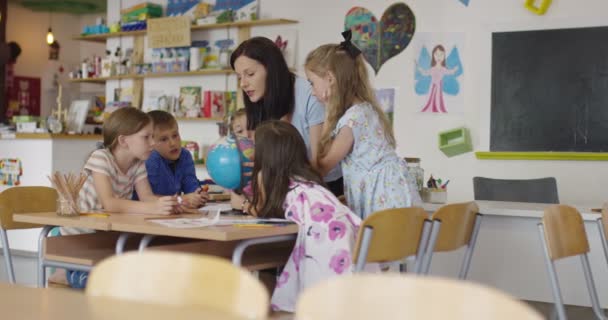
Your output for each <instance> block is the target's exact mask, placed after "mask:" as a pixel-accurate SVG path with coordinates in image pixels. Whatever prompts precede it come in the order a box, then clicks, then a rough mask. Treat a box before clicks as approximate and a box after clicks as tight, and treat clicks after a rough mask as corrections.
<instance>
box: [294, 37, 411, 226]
mask: <svg viewBox="0 0 608 320" xmlns="http://www.w3.org/2000/svg"><path fill="white" fill-rule="evenodd" d="M343 35H344V36H345V38H346V41H344V42H342V43H340V44H326V45H322V46H320V47H318V48H317V49H315V50H313V51H312V52H310V53H309V54H308V57H307V58H306V63H305V71H306V75H307V77H308V80H309V81H310V82H311V84H312V87H313V94H314V95H315V96H316V97H317V99H319V100H320V101H321V102H323V103H324V104H325V106H326V108H327V110H326V113H325V114H326V119H325V123H324V125H323V134H322V136H321V146H320V152H319V159H318V161H317V164H318V169H319V171H320V173H321V174H324V173H325V172H326V171H327V170H328V169H329V168H333V167H334V166H335V165H336V164H338V163H340V164H341V166H342V172H343V175H344V194H345V196H346V201H347V203H348V205H349V207H350V208H351V209H352V210H353V211H354V212H355V213H356V214H357V215H358V216H359V217H361V218H367V217H368V216H369V215H370V214H372V213H374V212H376V211H379V210H383V209H391V208H403V207H410V206H414V205H419V204H421V200H420V195H419V194H418V192H417V189H416V186H415V181H414V180H413V179H411V178H410V176H409V174H408V170H407V164H406V163H405V160H403V159H401V158H399V156H398V155H397V153H396V151H395V136H394V135H393V129H392V126H391V124H390V122H389V121H388V118H387V117H386V115H385V114H384V112H383V111H382V109H381V108H380V106H379V104H378V102H377V101H376V98H375V96H374V93H373V90H372V87H371V85H370V83H369V79H368V73H367V68H366V66H365V63H364V61H363V58H362V56H361V52H360V51H359V50H358V49H357V48H356V47H355V46H354V45H353V44H352V43H351V42H350V34H349V31H346V32H344V33H343Z"/></svg>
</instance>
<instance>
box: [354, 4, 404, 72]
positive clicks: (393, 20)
mask: <svg viewBox="0 0 608 320" xmlns="http://www.w3.org/2000/svg"><path fill="white" fill-rule="evenodd" d="M344 29H345V30H348V29H350V30H352V33H353V38H352V41H353V44H355V45H356V46H357V47H358V48H359V49H360V50H361V52H362V53H363V57H364V58H365V60H367V62H368V63H369V64H370V65H371V66H372V68H373V69H374V71H375V73H376V74H378V71H380V67H382V65H383V64H384V63H386V62H387V61H388V60H389V59H391V58H392V57H394V56H396V55H398V54H399V53H401V52H402V51H403V50H405V48H407V46H408V45H409V44H410V41H411V40H412V37H413V36H414V32H415V30H416V17H415V16H414V13H413V12H412V10H411V9H410V7H408V6H407V5H406V4H405V3H403V2H398V3H395V4H392V5H391V6H390V7H388V8H387V9H386V10H385V11H384V13H383V14H382V18H381V19H380V21H378V19H377V18H376V17H375V16H374V14H373V13H372V12H371V11H369V10H368V9H366V8H363V7H353V8H351V9H350V10H349V11H348V12H347V13H346V17H345V18H344Z"/></svg>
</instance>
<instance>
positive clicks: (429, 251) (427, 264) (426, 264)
mask: <svg viewBox="0 0 608 320" xmlns="http://www.w3.org/2000/svg"><path fill="white" fill-rule="evenodd" d="M440 228H441V221H439V220H433V225H432V226H431V235H430V237H429V244H428V246H427V248H426V253H425V255H424V259H423V261H422V270H421V273H422V274H429V270H430V269H431V259H432V258H433V251H435V243H437V238H438V237H439V229H440Z"/></svg>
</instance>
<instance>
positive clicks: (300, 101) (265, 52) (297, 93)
mask: <svg viewBox="0 0 608 320" xmlns="http://www.w3.org/2000/svg"><path fill="white" fill-rule="evenodd" d="M230 65H231V66H232V69H234V71H235V72H236V74H237V77H238V79H239V83H240V86H241V89H242V90H243V100H244V102H245V110H246V113H247V129H248V130H250V131H253V130H255V128H256V127H257V126H258V125H260V124H261V123H263V122H265V121H267V120H283V121H286V122H289V123H291V124H292V125H293V126H294V127H295V128H296V129H297V130H298V132H299V133H300V135H301V136H302V138H303V139H304V143H305V144H306V148H307V151H308V159H310V161H311V162H312V163H313V165H316V161H317V151H318V144H319V139H320V137H321V131H322V128H323V122H324V121H325V108H324V107H323V105H322V104H321V103H320V102H319V100H317V99H316V98H315V97H314V96H313V94H312V89H311V86H310V84H309V83H308V81H306V80H305V79H303V78H300V77H297V76H296V75H295V74H293V73H292V72H291V71H289V68H288V67H287V63H286V62H285V58H284V57H283V54H282V53H281V50H280V49H279V48H278V47H277V46H276V44H275V43H274V42H272V40H270V39H268V38H264V37H254V38H251V39H248V40H246V41H244V42H243V43H241V44H240V45H239V47H238V48H237V49H236V50H235V51H234V52H233V53H232V56H231V57H230ZM324 181H325V183H326V184H327V186H328V187H329V189H330V190H331V191H332V192H333V193H334V194H335V195H336V196H340V195H342V194H343V193H344V185H343V180H342V173H341V171H340V167H339V166H337V167H336V168H334V169H332V170H331V171H330V172H329V173H328V174H327V175H326V176H325V177H324Z"/></svg>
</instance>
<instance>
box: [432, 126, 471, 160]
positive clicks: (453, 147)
mask: <svg viewBox="0 0 608 320" xmlns="http://www.w3.org/2000/svg"><path fill="white" fill-rule="evenodd" d="M439 149H440V150H441V151H442V152H443V153H445V155H446V156H448V157H453V156H456V155H459V154H462V153H466V152H470V151H473V144H472V143H471V135H470V134H469V129H467V128H465V127H461V128H456V129H452V130H448V131H443V132H440V133H439Z"/></svg>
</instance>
